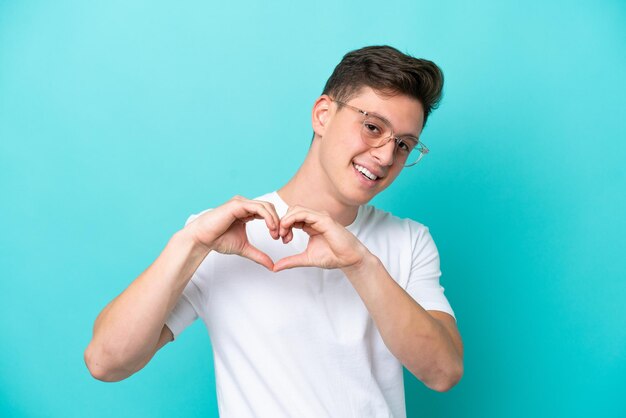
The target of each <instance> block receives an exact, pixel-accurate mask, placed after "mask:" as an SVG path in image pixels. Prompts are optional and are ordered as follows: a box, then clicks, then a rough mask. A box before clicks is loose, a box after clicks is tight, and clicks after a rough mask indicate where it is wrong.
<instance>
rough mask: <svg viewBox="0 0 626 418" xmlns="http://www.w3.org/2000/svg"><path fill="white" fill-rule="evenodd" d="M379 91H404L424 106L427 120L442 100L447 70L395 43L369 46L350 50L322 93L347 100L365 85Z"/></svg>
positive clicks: (392, 93)
mask: <svg viewBox="0 0 626 418" xmlns="http://www.w3.org/2000/svg"><path fill="white" fill-rule="evenodd" d="M363 87H370V88H372V89H374V90H376V91H377V92H379V93H382V94H385V95H390V96H394V95H397V94H404V95H407V96H409V97H413V98H415V99H417V100H418V101H419V102H420V103H421V104H422V107H423V108H424V123H423V125H422V128H423V127H424V126H425V125H426V120H427V119H428V116H429V115H430V113H431V112H432V111H433V109H436V108H437V106H438V105H439V102H440V100H441V94H442V89H443V72H442V71H441V69H440V68H439V67H438V66H437V65H436V64H435V63H434V62H432V61H428V60H425V59H420V58H415V57H412V56H410V55H407V54H404V53H402V52H400V51H398V50H397V49H396V48H393V47H391V46H387V45H382V46H366V47H364V48H361V49H357V50H354V51H351V52H348V53H347V54H346V55H344V57H343V59H342V60H341V62H340V63H339V64H338V65H337V66H336V67H335V70H334V71H333V73H332V74H331V76H330V78H329V79H328V81H327V82H326V85H325V86H324V91H323V92H322V94H327V95H329V96H331V97H332V98H333V99H335V100H340V101H343V102H347V101H348V100H350V99H351V98H352V97H354V96H355V95H356V94H357V93H358V92H359V90H360V89H361V88H363Z"/></svg>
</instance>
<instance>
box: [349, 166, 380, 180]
mask: <svg viewBox="0 0 626 418" xmlns="http://www.w3.org/2000/svg"><path fill="white" fill-rule="evenodd" d="M354 168H356V169H357V170H359V171H360V172H361V173H363V174H365V176H366V177H367V178H368V179H370V180H376V179H377V178H378V177H376V176H375V175H374V174H372V172H371V171H369V170H368V169H367V168H365V167H363V166H361V165H358V164H354Z"/></svg>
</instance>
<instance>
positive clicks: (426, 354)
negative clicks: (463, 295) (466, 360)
mask: <svg viewBox="0 0 626 418" xmlns="http://www.w3.org/2000/svg"><path fill="white" fill-rule="evenodd" d="M342 270H343V271H344V273H345V274H346V277H348V280H350V282H351V283H352V285H353V286H354V288H355V289H356V291H357V293H358V294H359V296H360V297H361V299H362V300H363V302H364V303H365V306H366V307H367V310H368V311H369V313H370V315H371V316H372V319H373V320H374V323H375V324H376V327H377V328H378V330H379V332H380V335H381V337H382V339H383V341H384V342H385V345H387V348H389V351H391V352H392V353H393V355H394V356H396V358H398V360H400V362H401V363H402V364H403V365H404V366H405V367H406V368H407V369H408V370H409V371H410V372H411V373H413V375H415V377H417V378H418V379H419V380H421V381H422V382H424V384H425V385H426V386H428V387H429V388H431V389H433V390H436V391H439V392H442V391H447V390H449V389H450V388H452V387H453V386H454V385H456V384H457V383H458V382H459V380H460V379H461V376H462V375H463V344H462V342H461V336H460V335H459V332H458V329H457V327H456V323H455V321H454V318H453V317H452V316H450V315H448V314H447V313H444V312H440V311H426V310H424V309H423V308H422V307H421V306H420V305H419V304H418V303H417V302H416V301H415V300H414V299H413V298H412V297H411V296H410V295H409V294H408V293H407V292H406V291H405V290H404V289H402V287H400V285H398V283H397V282H396V281H395V280H393V278H392V277H391V276H390V275H389V273H388V272H387V270H386V269H385V267H384V266H383V265H382V263H381V262H380V260H379V259H378V258H376V257H375V256H374V255H372V254H371V253H370V254H369V255H366V256H365V258H364V259H363V262H362V263H359V264H357V265H355V266H350V267H347V268H344V269H342Z"/></svg>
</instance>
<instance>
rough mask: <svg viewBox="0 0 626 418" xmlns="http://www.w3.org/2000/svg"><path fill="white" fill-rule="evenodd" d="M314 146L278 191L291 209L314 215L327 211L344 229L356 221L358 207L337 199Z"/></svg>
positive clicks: (313, 145)
mask: <svg viewBox="0 0 626 418" xmlns="http://www.w3.org/2000/svg"><path fill="white" fill-rule="evenodd" d="M316 145H317V144H315V142H314V143H313V144H312V145H311V149H309V153H308V154H307V156H306V158H305V160H304V163H302V165H301V166H300V168H299V169H298V171H297V172H296V174H295V175H294V176H293V177H292V178H291V180H289V182H288V183H287V184H285V185H284V186H283V187H281V188H280V189H279V190H278V195H279V196H280V198H281V199H282V200H283V201H284V202H285V203H287V205H288V206H290V207H291V206H294V205H299V206H303V207H306V208H309V209H312V210H315V211H326V212H328V213H329V214H330V217H331V218H333V219H334V220H335V221H337V222H339V223H340V224H341V225H343V226H347V225H350V224H351V223H352V222H354V220H355V219H356V215H357V212H358V210H359V207H358V205H348V204H345V203H343V202H341V200H340V199H338V195H337V193H334V190H333V186H332V185H331V183H330V181H328V178H327V177H326V173H325V172H324V170H323V169H322V167H321V166H320V165H319V163H318V159H317V157H316V154H317V153H316V149H315V148H317V147H316Z"/></svg>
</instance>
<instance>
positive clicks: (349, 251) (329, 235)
mask: <svg viewBox="0 0 626 418" xmlns="http://www.w3.org/2000/svg"><path fill="white" fill-rule="evenodd" d="M279 221H280V222H279V225H278V226H277V227H276V228H272V227H271V224H269V223H268V222H267V221H266V225H267V226H268V230H269V232H270V235H271V236H272V238H273V239H275V240H277V239H281V240H282V242H283V243H284V244H288V243H289V242H291V241H292V240H293V228H297V229H302V230H303V231H304V232H306V233H307V234H308V235H309V242H308V244H307V246H306V248H305V250H304V251H303V252H301V253H298V254H295V255H291V256H287V257H285V258H282V259H280V260H278V261H276V262H275V263H274V261H273V260H272V259H271V258H270V257H269V256H268V255H267V254H265V253H264V252H262V251H260V250H259V249H258V248H256V247H254V246H253V245H252V244H250V243H249V242H248V243H247V244H246V245H245V247H244V248H243V249H242V252H241V254H240V255H242V256H244V257H246V258H249V259H251V260H252V261H254V262H256V263H259V264H261V265H262V266H264V267H266V268H267V269H268V270H271V271H273V272H278V271H282V270H285V269H290V268H294V267H320V268H325V269H333V268H342V267H347V266H350V265H354V264H356V263H358V262H359V261H361V260H362V259H363V256H364V254H365V252H366V251H367V249H365V247H364V246H363V244H362V243H361V242H360V241H359V240H358V239H357V238H356V237H355V236H354V235H353V234H352V233H350V232H349V231H348V230H347V229H346V228H345V227H343V226H342V225H340V224H339V223H337V222H335V221H334V220H333V219H332V218H331V217H330V215H329V214H328V213H325V212H316V211H313V210H310V209H307V208H302V207H297V206H295V207H291V208H289V210H288V211H287V213H286V214H285V216H283V217H282V218H281V219H279Z"/></svg>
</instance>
